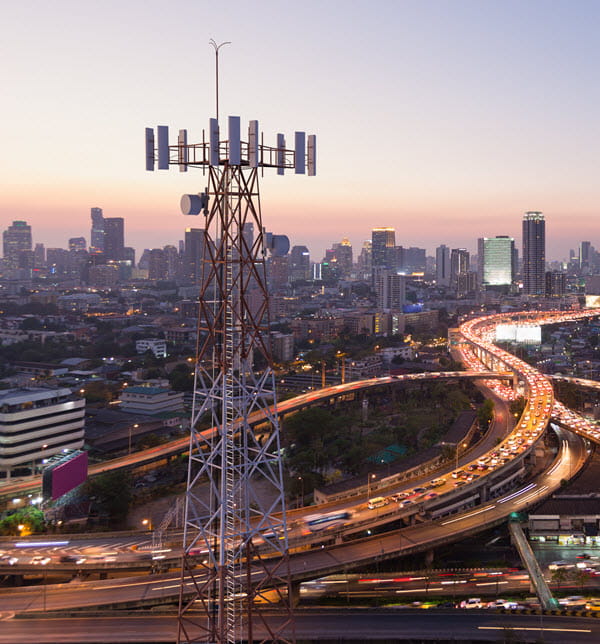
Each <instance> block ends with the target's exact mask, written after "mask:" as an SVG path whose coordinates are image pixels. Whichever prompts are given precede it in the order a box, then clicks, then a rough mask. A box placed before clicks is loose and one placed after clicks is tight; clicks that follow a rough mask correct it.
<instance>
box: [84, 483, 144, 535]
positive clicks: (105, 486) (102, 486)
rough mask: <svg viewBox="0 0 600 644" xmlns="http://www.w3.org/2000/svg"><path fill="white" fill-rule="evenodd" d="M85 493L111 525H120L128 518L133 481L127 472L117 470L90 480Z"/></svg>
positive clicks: (86, 484)
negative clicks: (105, 515) (106, 516)
mask: <svg viewBox="0 0 600 644" xmlns="http://www.w3.org/2000/svg"><path fill="white" fill-rule="evenodd" d="M84 489H85V492H86V494H87V495H88V496H89V497H90V499H93V500H94V501H95V502H96V504H97V506H98V509H99V511H100V512H102V513H106V514H107V515H108V517H109V520H110V521H111V523H114V524H120V523H122V522H123V521H124V520H125V518H126V517H127V512H128V510H129V504H130V503H131V496H132V495H131V480H130V476H129V474H128V473H127V472H125V471H123V470H115V471H114V472H106V473H104V474H100V475H99V476H95V477H94V478H91V479H88V480H87V481H86V483H85V488H84Z"/></svg>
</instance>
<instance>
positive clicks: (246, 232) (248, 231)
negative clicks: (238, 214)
mask: <svg viewBox="0 0 600 644" xmlns="http://www.w3.org/2000/svg"><path fill="white" fill-rule="evenodd" d="M242 237H243V238H244V241H245V243H246V246H248V248H252V244H254V224H253V223H252V222H251V221H247V222H246V223H245V224H244V226H243V228H242Z"/></svg>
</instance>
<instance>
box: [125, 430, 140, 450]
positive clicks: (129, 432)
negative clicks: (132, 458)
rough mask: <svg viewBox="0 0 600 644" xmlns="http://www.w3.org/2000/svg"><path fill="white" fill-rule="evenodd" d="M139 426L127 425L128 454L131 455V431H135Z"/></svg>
mask: <svg viewBox="0 0 600 644" xmlns="http://www.w3.org/2000/svg"><path fill="white" fill-rule="evenodd" d="M138 427H139V425H138V424H137V423H135V425H129V449H128V450H127V453H128V454H131V430H132V429H137V428H138Z"/></svg>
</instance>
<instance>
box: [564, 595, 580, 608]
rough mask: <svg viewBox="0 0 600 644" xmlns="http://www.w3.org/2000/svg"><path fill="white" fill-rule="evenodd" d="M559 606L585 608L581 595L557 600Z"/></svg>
mask: <svg viewBox="0 0 600 644" xmlns="http://www.w3.org/2000/svg"><path fill="white" fill-rule="evenodd" d="M558 603H559V604H560V605H561V606H585V604H586V599H585V597H583V596H582V595H569V597H563V598H562V599H559V600H558Z"/></svg>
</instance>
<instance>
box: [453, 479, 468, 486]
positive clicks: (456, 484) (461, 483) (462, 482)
mask: <svg viewBox="0 0 600 644" xmlns="http://www.w3.org/2000/svg"><path fill="white" fill-rule="evenodd" d="M466 484H467V482H466V481H463V480H462V479H461V480H458V481H454V487H462V486H463V485H466Z"/></svg>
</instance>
